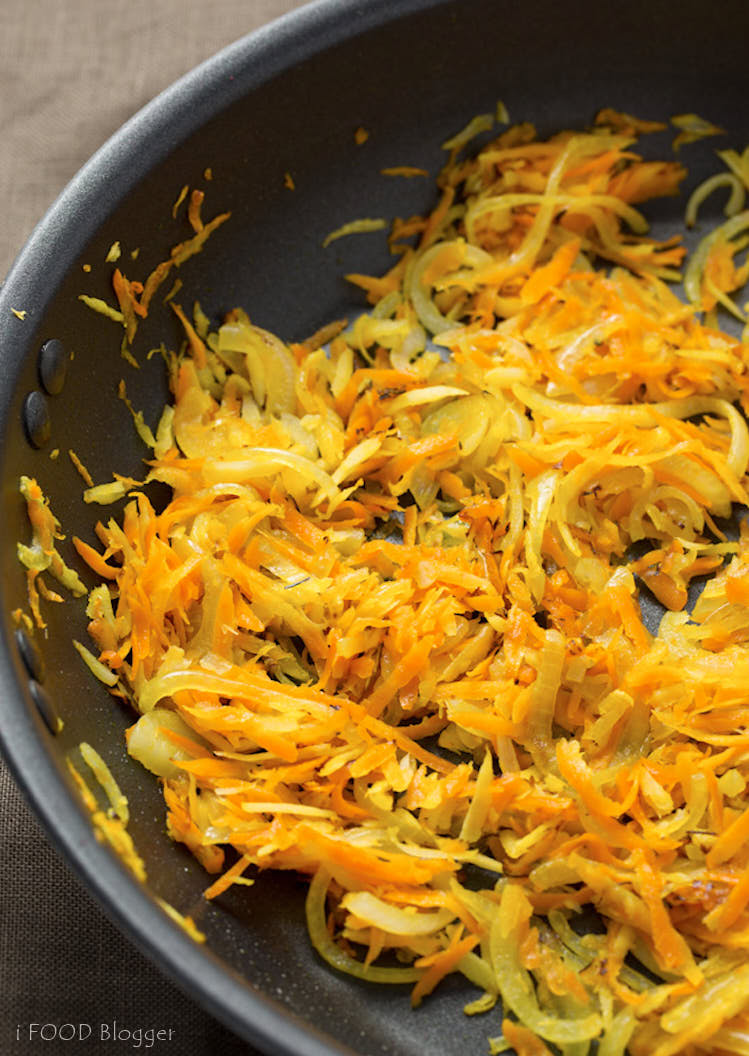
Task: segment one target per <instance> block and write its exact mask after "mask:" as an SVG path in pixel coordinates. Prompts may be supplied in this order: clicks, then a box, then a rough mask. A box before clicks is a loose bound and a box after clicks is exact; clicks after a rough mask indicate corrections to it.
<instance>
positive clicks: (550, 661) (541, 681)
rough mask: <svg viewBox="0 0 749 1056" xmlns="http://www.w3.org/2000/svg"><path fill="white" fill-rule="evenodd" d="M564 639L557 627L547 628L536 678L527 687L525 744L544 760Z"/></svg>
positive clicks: (549, 749)
mask: <svg viewBox="0 0 749 1056" xmlns="http://www.w3.org/2000/svg"><path fill="white" fill-rule="evenodd" d="M564 657H565V641H564V638H563V636H562V635H561V634H560V632H559V631H557V630H554V628H549V629H548V630H547V631H546V632H545V634H544V644H543V646H542V647H541V659H540V661H539V665H538V673H537V675H536V681H535V682H534V683H533V686H532V687H531V706H530V710H529V713H528V720H527V738H528V747H529V748H530V751H531V753H532V755H533V756H534V759H535V758H536V756H537V755H538V756H540V758H541V759H542V760H543V761H547V759H548V757H549V755H550V754H551V753H552V752H553V748H552V724H553V721H554V708H555V705H556V699H557V694H558V692H559V687H560V686H561V684H562V671H563V668H564Z"/></svg>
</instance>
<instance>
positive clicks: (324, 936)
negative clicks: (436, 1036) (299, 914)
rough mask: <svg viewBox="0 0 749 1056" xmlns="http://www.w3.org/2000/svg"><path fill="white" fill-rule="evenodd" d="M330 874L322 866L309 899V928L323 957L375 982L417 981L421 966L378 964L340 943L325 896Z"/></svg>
mask: <svg viewBox="0 0 749 1056" xmlns="http://www.w3.org/2000/svg"><path fill="white" fill-rule="evenodd" d="M330 879H331V878H330V874H329V873H328V872H326V870H325V869H324V868H323V867H322V866H320V867H319V868H318V870H317V872H316V873H315V875H314V877H313V878H312V882H311V884H310V886H309V891H308V892H307V900H306V903H305V909H306V915H307V930H308V932H309V937H310V941H311V942H312V945H313V946H314V948H315V949H316V950H317V952H318V953H319V954H320V956H321V957H322V959H323V960H324V961H325V962H326V963H327V964H329V965H330V966H331V968H335V969H336V970H337V971H339V972H345V973H346V974H347V975H353V976H356V978H357V979H369V980H370V982H373V983H415V982H417V981H418V980H419V979H420V978H421V976H422V974H423V972H422V971H420V970H419V969H418V968H378V967H377V966H374V965H369V966H368V965H365V964H363V963H362V962H361V961H357V960H354V958H353V957H350V956H349V955H348V954H347V953H344V951H343V950H342V949H341V948H340V946H338V945H336V943H335V942H334V941H333V939H332V938H331V936H330V933H329V931H328V923H327V914H326V912H325V898H326V895H327V892H328V887H329V885H330Z"/></svg>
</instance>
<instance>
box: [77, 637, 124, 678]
mask: <svg viewBox="0 0 749 1056" xmlns="http://www.w3.org/2000/svg"><path fill="white" fill-rule="evenodd" d="M73 645H74V646H75V648H76V649H77V650H78V653H79V654H80V657H81V660H83V662H84V664H85V665H86V667H87V668H88V669H89V671H90V672H91V674H92V675H93V676H94V677H95V678H98V679H99V681H100V682H103V683H104V684H105V685H107V686H116V685H117V683H118V682H119V677H118V675H116V674H115V673H114V671H112V670H110V668H108V667H107V666H106V665H105V664H102V662H101V660H97V659H96V657H95V656H94V654H93V653H92V652H91V651H90V650H89V649H87V648H86V646H85V645H81V643H80V642H79V641H76V639H75V638H74V639H73Z"/></svg>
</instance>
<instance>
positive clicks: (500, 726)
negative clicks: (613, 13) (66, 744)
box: [25, 111, 749, 1056]
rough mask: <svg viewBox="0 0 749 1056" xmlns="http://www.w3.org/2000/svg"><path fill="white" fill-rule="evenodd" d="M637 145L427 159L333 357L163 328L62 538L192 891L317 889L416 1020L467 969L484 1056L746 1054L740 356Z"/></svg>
mask: <svg viewBox="0 0 749 1056" xmlns="http://www.w3.org/2000/svg"><path fill="white" fill-rule="evenodd" d="M484 116H485V115H484ZM489 117H491V115H489ZM468 127H469V129H470V127H471V126H468ZM657 127H658V126H657V125H656V123H652V122H638V120H637V119H635V118H632V117H630V116H629V115H626V114H618V113H617V112H615V111H603V112H602V113H601V115H600V116H599V122H598V125H597V127H596V129H595V130H594V131H592V132H565V133H561V134H559V135H556V136H553V137H552V138H550V139H549V140H545V141H542V140H539V139H538V137H537V135H536V133H535V130H534V129H533V127H532V126H530V125H527V124H522V125H516V126H513V127H511V128H509V129H507V130H506V131H505V132H504V133H502V134H501V135H500V136H498V137H497V138H495V139H494V140H492V141H491V142H489V143H488V144H487V145H486V146H485V147H483V148H482V149H481V150H480V151H479V153H478V154H477V155H475V156H474V157H468V158H464V157H461V148H462V147H463V146H464V145H465V138H466V135H467V133H465V134H464V133H461V134H459V136H458V137H454V138H453V140H449V141H447V143H446V149H448V150H449V151H450V157H449V161H448V163H447V165H446V167H445V168H444V169H443V171H442V173H441V175H440V188H441V191H442V199H441V201H440V204H439V205H438V206H437V207H436V209H435V211H434V212H433V213H432V214H431V215H430V216H428V217H425V218H421V219H420V220H419V223H415V224H414V225H413V232H412V233H413V234H415V236H416V242H415V244H408V245H401V247H400V250H401V252H402V258H401V263H400V264H399V266H398V267H397V269H395V270H394V271H393V272H392V273H391V274H390V275H389V277H388V278H387V279H386V281H384V282H383V280H380V279H378V278H376V277H372V278H368V277H366V276H357V277H356V282H357V285H360V286H362V287H363V288H365V289H366V290H367V291H368V292H369V294H370V296H374V299H375V300H376V301H377V304H376V307H375V309H374V310H373V311H372V312H370V313H367V314H363V315H362V316H360V317H359V318H358V319H356V320H355V321H353V322H352V323H350V324H344V325H343V326H341V325H336V326H335V327H333V328H332V329H331V330H330V331H329V332H326V334H325V338H324V340H325V342H326V343H325V344H323V345H322V346H321V345H320V342H318V341H310V342H306V343H299V344H294V345H293V346H291V347H289V346H287V345H286V344H284V343H283V342H282V341H281V340H279V338H277V337H276V336H274V335H272V334H269V333H267V332H266V331H264V330H262V329H261V328H259V327H257V326H255V325H253V323H252V322H251V321H250V320H249V318H248V317H247V316H246V314H245V313H244V312H242V311H241V310H238V309H237V310H235V311H233V312H231V313H230V314H229V316H228V317H227V318H226V320H225V321H224V323H223V324H222V325H221V326H219V327H218V329H217V330H215V331H214V332H211V333H208V334H207V335H206V336H205V337H203V336H200V337H198V335H197V334H196V333H195V330H194V328H193V327H192V324H191V323H189V320H187V317H186V316H185V314H184V313H183V312H181V309H178V308H177V306H175V310H176V311H178V314H179V313H180V312H181V314H180V319H181V320H182V323H183V326H184V327H185V331H186V333H187V334H188V338H189V340H188V343H187V347H186V349H185V351H184V352H183V354H182V355H181V356H179V357H177V356H174V357H172V369H171V387H172V392H173V404H172V405H171V406H170V407H169V408H167V409H166V410H165V411H164V415H163V416H162V419H161V421H160V422H159V425H158V428H157V429H156V430H155V436H154V444H153V458H152V459H151V461H150V470H149V473H148V476H147V480H146V486H145V487H144V488H143V490H142V491H139V492H138V493H137V494H136V495H135V496H134V497H133V498H132V499H131V500H130V501H129V503H128V505H127V506H126V508H125V512H124V516H123V520H122V523H121V524H118V523H116V522H115V521H114V520H110V521H108V523H107V524H100V525H98V527H97V535H98V537H99V540H100V544H101V550H100V551H98V550H95V549H94V548H92V547H90V546H89V545H88V544H80V545H79V544H78V543H77V544H76V545H77V546H78V552H79V554H80V556H81V557H82V558H83V560H84V561H88V563H89V564H90V566H91V568H92V570H93V571H94V572H98V573H99V574H101V575H103V576H104V577H105V582H103V583H102V584H101V585H100V586H98V587H96V588H95V589H94V590H93V591H92V592H91V594H90V597H89V606H88V614H89V617H90V619H91V623H90V628H89V630H90V634H91V637H92V638H93V640H94V642H95V643H96V646H97V648H98V651H99V655H98V659H99V660H100V661H101V662H102V663H103V664H105V665H107V666H109V667H111V669H112V671H113V672H115V673H116V675H117V678H118V679H119V680H121V681H122V683H123V684H126V685H128V686H129V688H130V690H131V692H132V694H133V696H134V699H135V700H136V701H137V702H138V707H139V709H140V711H141V717H140V718H139V719H138V720H137V722H136V723H135V725H134V726H133V727H132V729H131V731H130V732H129V737H128V750H129V751H130V753H131V754H132V755H133V756H134V757H135V758H136V759H138V760H140V761H141V762H142V763H143V764H144V765H145V766H146V767H147V768H148V769H150V770H151V771H152V772H154V773H155V774H157V775H159V777H160V778H161V779H162V780H163V782H164V791H165V797H166V802H167V815H168V829H169V832H170V833H171V835H172V837H173V838H174V839H175V840H178V841H181V842H183V843H184V844H185V845H186V846H187V847H188V848H189V849H190V851H191V852H192V853H193V854H195V855H196V857H198V859H199V860H200V861H201V862H202V863H203V864H204V865H205V867H206V869H207V870H208V871H209V872H211V873H213V874H215V876H216V879H214V881H213V883H212V884H211V887H210V888H208V891H207V895H208V897H217V896H219V895H220V894H221V893H222V892H223V891H225V890H226V889H227V888H228V887H229V886H230V885H231V884H232V883H234V882H247V880H248V879H249V877H245V875H244V874H245V873H250V874H251V873H252V871H253V870H252V867H255V868H256V869H291V870H296V871H298V872H301V873H303V874H307V875H308V876H309V877H310V878H311V884H310V888H309V895H308V898H307V918H308V925H309V930H310V937H311V940H312V942H313V944H314V946H315V949H316V950H317V951H318V953H319V954H320V956H321V957H323V958H324V959H325V960H326V961H327V962H328V963H329V964H331V965H332V966H334V967H336V968H337V969H339V970H340V971H343V972H348V973H350V974H352V975H355V976H357V977H359V978H364V979H371V980H375V981H380V982H383V983H388V982H390V983H408V984H410V985H413V986H414V990H413V1000H414V1003H415V1004H417V1003H418V1002H419V1001H420V1000H421V999H422V998H426V995H427V994H428V993H429V992H430V991H431V990H432V989H433V988H434V987H437V986H438V983H439V981H440V980H441V979H442V978H443V976H444V975H446V974H447V973H449V972H454V971H458V972H461V973H462V974H463V975H464V976H466V977H467V979H468V980H470V981H471V983H473V984H474V985H475V986H476V987H477V988H478V992H479V994H481V995H483V996H481V997H479V998H478V999H477V1001H476V1002H474V1003H473V1005H472V1006H469V1010H471V1011H474V1012H475V1011H480V1010H484V1011H485V1010H488V1009H490V1008H491V1007H492V1005H493V1004H494V1003H495V1001H496V1000H497V999H498V998H499V1000H500V1001H501V1005H502V1007H503V1009H504V1016H505V1017H507V1018H506V1019H505V1020H504V1027H503V1029H504V1035H503V1036H502V1037H499V1038H493V1039H492V1040H491V1043H490V1045H491V1051H492V1052H497V1053H499V1052H503V1051H505V1050H507V1049H509V1048H510V1047H511V1046H513V1045H514V1046H515V1047H516V1049H517V1051H519V1052H522V1053H525V1054H527V1056H539V1054H541V1053H546V1052H550V1051H552V1050H554V1051H559V1052H561V1053H563V1054H565V1056H573V1054H574V1056H577V1054H584V1053H588V1052H589V1051H594V1050H593V1049H592V1046H593V1045H594V1044H597V1045H598V1049H597V1051H599V1052H601V1053H605V1054H606V1056H617V1054H618V1056H622V1054H623V1053H625V1052H629V1053H631V1054H632V1056H674V1054H679V1053H684V1054H692V1053H695V1054H697V1053H737V1054H740V1053H746V1052H747V1051H749V1049H748V1048H747V1038H749V883H747V880H746V876H747V870H749V841H748V840H747V836H748V835H749V820H748V819H749V644H748V643H749V532H747V531H746V530H742V531H741V533H740V536H739V538H738V539H737V540H731V539H727V538H726V535H725V534H724V533H723V532H722V531H721V530H720V529H719V527H718V525H717V524H716V520H718V521H720V519H721V518H726V517H729V516H730V514H731V511H732V509H733V508H734V506H735V505H736V504H739V505H741V506H746V505H747V504H749V494H748V493H747V484H748V481H747V465H748V464H749V431H748V430H747V424H746V421H745V418H744V415H743V414H742V413H741V412H742V411H743V412H744V413H746V412H747V411H748V410H749V345H747V343H746V342H743V343H742V341H740V340H738V339H736V338H734V337H732V336H730V335H729V334H727V333H723V332H721V331H720V330H718V329H717V328H716V327H715V326H714V325H712V322H710V325H707V324H706V322H705V321H704V320H703V319H702V318H701V316H700V313H699V309H710V308H711V305H710V304H709V303H708V304H705V303H702V302H701V301H700V303H696V302H695V303H693V304H685V303H684V302H683V301H682V300H680V299H679V298H678V297H677V296H676V294H675V293H674V292H672V290H671V288H670V287H669V286H668V285H667V283H668V282H670V281H675V280H677V279H678V278H679V277H680V274H681V273H680V268H681V266H682V264H683V262H684V257H685V250H684V248H683V247H682V246H681V244H680V242H679V241H678V240H674V239H669V240H667V241H659V240H657V239H655V238H653V237H651V236H650V234H649V232H648V225H647V222H646V220H645V217H644V216H643V214H642V213H641V212H640V211H639V210H638V209H637V205H638V204H639V203H641V202H643V201H645V200H647V199H651V198H657V197H659V196H664V195H674V194H677V193H678V190H679V186H680V183H681V181H682V179H683V177H684V175H685V170H684V168H683V167H682V166H681V165H680V164H677V163H675V162H671V161H663V162H652V161H644V160H642V159H641V158H640V156H639V155H638V154H637V153H636V151H635V150H634V149H633V148H634V146H635V144H636V137H637V135H638V134H639V133H640V132H645V131H651V130H655V129H656V128H657ZM476 130H477V131H486V121H485V120H483V117H482V121H480V122H479V123H478V124H477V125H476ZM736 158H737V159H738V158H739V156H738V155H736ZM736 164H738V162H736ZM196 215H197V214H196ZM207 226H208V225H206V227H207ZM205 229H206V228H203V229H202V230H205ZM708 248H709V247H708ZM706 258H707V254H706V252H703V263H704V261H705V259H706ZM172 259H173V258H172ZM167 270H168V269H167ZM708 270H709V269H708ZM714 270H715V269H714ZM716 274H717V271H716ZM703 278H704V276H702V273H700V276H698V277H697V279H696V280H695V282H696V283H697V289H698V293H699V295H700V297H701V296H702V294H701V292H700V291H701V290H702V287H701V286H700V282H701V281H702V279H703ZM744 278H745V277H744ZM729 279H730V282H735V281H736V276H735V275H731V276H730V277H729ZM124 282H125V280H124V279H123V284H121V286H122V291H123V292H122V297H121V301H120V303H121V304H122V307H123V315H124V314H125V310H126V309H127V289H128V287H126V286H125V285H124ZM129 289H130V290H131V291H132V286H130V287H129ZM137 297H138V293H137V290H136V291H135V292H134V293H133V298H134V299H135V300H136V301H137ZM140 303H142V302H140ZM133 308H134V305H133ZM198 342H199V343H198ZM737 405H738V408H741V410H739V409H737ZM149 481H160V482H163V483H166V484H167V485H169V486H170V488H171V489H172V498H171V501H170V502H169V503H168V505H167V506H166V507H165V508H164V509H162V510H160V511H159V512H157V510H156V509H155V508H154V507H153V506H152V504H151V502H150V501H149V498H148V495H147V483H148V482H149ZM32 485H33V482H30V483H27V484H26V491H25V494H26V495H27V498H28V500H29V513H30V516H31V518H32V523H34V526H35V543H34V546H33V547H32V548H27V549H29V552H28V554H27V558H28V560H27V567H28V568H29V569H30V571H31V572H32V573H33V574H34V575H36V574H38V572H39V571H41V570H43V569H45V570H46V569H47V568H49V569H50V570H51V571H53V572H54V567H55V566H54V565H53V564H52V561H53V559H54V553H55V550H54V537H55V523H54V521H50V517H51V514H49V511H48V509H47V507H46V506H45V504H44V502H43V497H40V495H39V494H37V492H36V491H34V490H33V487H32ZM32 551H33V552H32ZM708 574H709V575H710V576H711V577H712V578H710V579H709V580H708V582H707V585H706V586H705V588H704V590H703V592H702V594H701V596H700V598H699V600H698V601H697V603H696V604H695V605H694V607H693V609H692V611H691V613H690V612H688V611H687V608H686V605H687V599H688V596H689V588H690V584H692V582H693V581H694V580H695V579H696V578H697V577H704V576H706V575H708ZM32 581H33V576H32ZM643 592H648V593H649V592H652V594H653V595H654V596H655V597H656V598H657V599H658V600H659V601H660V602H661V604H662V606H663V607H664V608H665V614H664V616H663V618H662V622H661V624H660V628H659V631H658V633H657V634H653V633H651V631H650V630H648V628H647V627H646V626H645V624H644V623H643V619H642V616H641V612H640V606H639V596H640V594H641V593H643ZM37 606H38V601H37ZM227 856H228V857H227ZM250 897H251V896H250ZM584 906H592V907H594V908H595V909H596V910H597V911H598V914H599V918H600V921H601V928H600V930H599V931H596V932H595V933H593V934H590V935H586V936H585V937H583V936H581V935H580V934H579V933H578V931H577V930H576V927H575V925H576V921H577V919H578V916H579V913H580V910H581V909H582V907H584ZM429 1000H434V998H429ZM487 1022H488V1021H487ZM489 1033H492V1028H491V1027H490V1026H487V1034H489ZM494 1033H496V1026H495V1030H494Z"/></svg>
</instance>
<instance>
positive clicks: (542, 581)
mask: <svg viewBox="0 0 749 1056" xmlns="http://www.w3.org/2000/svg"><path fill="white" fill-rule="evenodd" d="M558 480H559V470H556V469H547V470H544V472H543V473H540V474H539V475H538V476H537V477H534V479H533V480H532V481H531V482H530V484H529V485H528V486H527V488H526V494H527V495H528V496H529V497H530V500H531V508H530V511H529V513H528V527H527V529H526V533H525V560H526V563H527V565H528V572H529V582H528V586H529V587H530V591H531V594H533V597H534V598H535V600H536V601H540V600H541V598H542V597H543V593H544V590H545V587H546V575H545V573H544V570H543V567H542V565H541V544H542V543H543V537H544V530H545V528H546V522H547V520H548V517H549V510H550V509H551V504H552V502H553V500H554V492H555V491H556V486H557V482H558Z"/></svg>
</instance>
